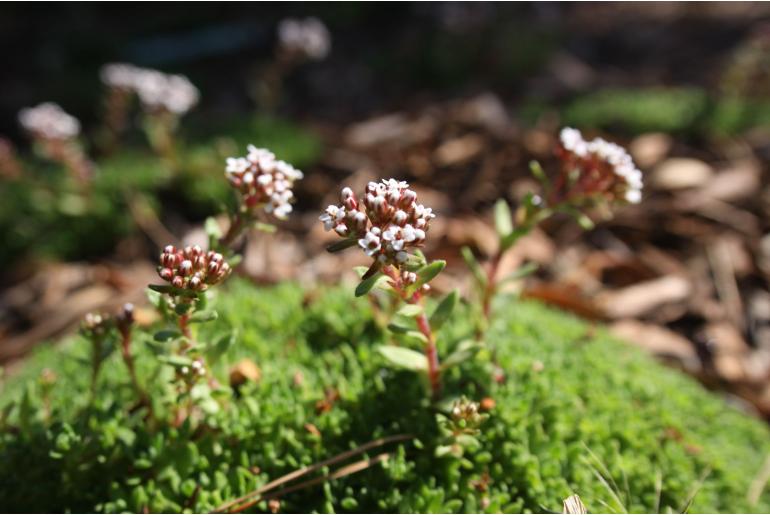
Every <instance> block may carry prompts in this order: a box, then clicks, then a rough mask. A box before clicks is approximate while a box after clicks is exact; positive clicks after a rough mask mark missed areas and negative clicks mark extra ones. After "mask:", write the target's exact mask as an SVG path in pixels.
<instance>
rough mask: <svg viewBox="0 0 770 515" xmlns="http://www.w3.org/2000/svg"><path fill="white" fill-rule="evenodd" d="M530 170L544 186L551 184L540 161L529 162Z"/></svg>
mask: <svg viewBox="0 0 770 515" xmlns="http://www.w3.org/2000/svg"><path fill="white" fill-rule="evenodd" d="M529 171H530V173H532V177H534V178H535V179H537V180H538V182H540V184H542V185H543V186H548V185H549V184H550V181H549V180H548V176H547V175H546V174H545V171H543V167H542V166H540V163H539V162H537V161H530V162H529Z"/></svg>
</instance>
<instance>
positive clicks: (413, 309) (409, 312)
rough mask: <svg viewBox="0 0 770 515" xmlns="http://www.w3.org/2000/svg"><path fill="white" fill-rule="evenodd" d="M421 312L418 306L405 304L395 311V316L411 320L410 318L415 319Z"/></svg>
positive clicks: (420, 307) (421, 309)
mask: <svg viewBox="0 0 770 515" xmlns="http://www.w3.org/2000/svg"><path fill="white" fill-rule="evenodd" d="M422 312H423V308H422V306H420V305H419V304H405V305H404V306H402V307H401V309H399V310H398V311H396V315H400V316H403V317H409V318H411V317H416V316H417V315H419V314H420V313H422Z"/></svg>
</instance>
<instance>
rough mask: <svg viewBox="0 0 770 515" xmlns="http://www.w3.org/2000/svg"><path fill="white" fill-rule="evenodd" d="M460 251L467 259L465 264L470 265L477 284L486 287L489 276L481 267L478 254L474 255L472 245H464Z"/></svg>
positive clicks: (482, 287)
mask: <svg viewBox="0 0 770 515" xmlns="http://www.w3.org/2000/svg"><path fill="white" fill-rule="evenodd" d="M460 253H461V254H462V256H463V259H464V260H465V264H466V265H468V268H469V269H470V271H471V273H472V274H473V278H474V279H476V284H477V285H478V287H479V288H480V289H484V288H485V287H486V285H487V276H486V274H484V270H483V269H482V268H481V264H480V263H479V262H478V260H477V259H476V256H474V255H473V251H472V250H471V248H470V247H468V246H464V247H463V248H462V249H460Z"/></svg>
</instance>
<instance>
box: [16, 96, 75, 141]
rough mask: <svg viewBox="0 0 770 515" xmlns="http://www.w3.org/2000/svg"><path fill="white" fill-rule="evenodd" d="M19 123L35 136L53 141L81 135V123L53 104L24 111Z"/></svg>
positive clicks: (20, 113) (41, 105)
mask: <svg viewBox="0 0 770 515" xmlns="http://www.w3.org/2000/svg"><path fill="white" fill-rule="evenodd" d="M19 123H21V126H22V127H23V128H24V129H25V130H27V131H29V132H30V133H32V134H33V135H35V136H39V137H41V138H46V139H51V140H68V139H73V138H76V137H77V136H78V134H80V122H78V120H77V119H76V118H75V117H74V116H71V115H69V114H67V113H66V112H64V110H63V109H62V108H61V107H59V105H58V104H54V103H53V102H45V103H43V104H40V105H38V106H36V107H27V108H24V109H22V110H21V111H20V112H19Z"/></svg>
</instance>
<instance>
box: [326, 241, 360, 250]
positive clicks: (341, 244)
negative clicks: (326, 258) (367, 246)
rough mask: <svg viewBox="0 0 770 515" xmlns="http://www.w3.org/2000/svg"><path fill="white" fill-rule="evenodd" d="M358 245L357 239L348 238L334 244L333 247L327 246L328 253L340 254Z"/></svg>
mask: <svg viewBox="0 0 770 515" xmlns="http://www.w3.org/2000/svg"><path fill="white" fill-rule="evenodd" d="M355 244H356V240H355V238H348V239H345V240H341V241H336V242H334V243H332V244H331V245H327V247H326V251H327V252H339V251H341V250H345V249H347V248H350V247H352V246H353V245H355Z"/></svg>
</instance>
